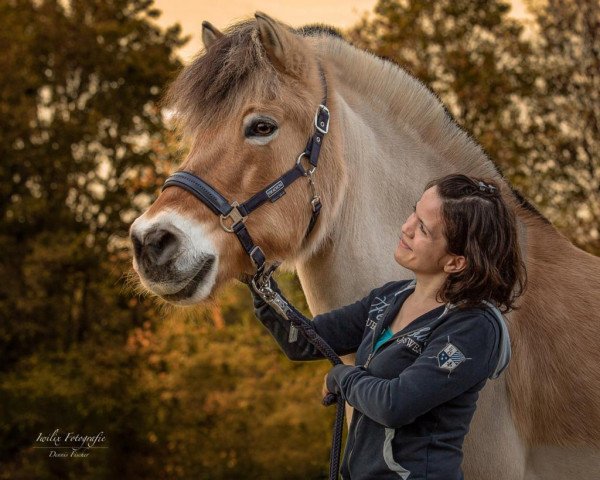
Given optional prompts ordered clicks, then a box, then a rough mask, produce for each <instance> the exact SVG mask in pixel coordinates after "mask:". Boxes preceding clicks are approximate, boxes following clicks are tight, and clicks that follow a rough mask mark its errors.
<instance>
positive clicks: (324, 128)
mask: <svg viewBox="0 0 600 480" xmlns="http://www.w3.org/2000/svg"><path fill="white" fill-rule="evenodd" d="M322 111H324V112H326V113H327V123H325V122H319V114H320V113H321V112H322ZM319 123H320V124H321V125H319ZM315 128H316V129H317V130H318V131H319V132H321V133H322V134H323V135H325V134H326V133H327V132H328V131H329V109H328V108H327V107H326V106H325V105H322V104H321V105H319V108H317V113H316V114H315Z"/></svg>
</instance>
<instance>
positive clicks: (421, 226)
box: [419, 223, 427, 235]
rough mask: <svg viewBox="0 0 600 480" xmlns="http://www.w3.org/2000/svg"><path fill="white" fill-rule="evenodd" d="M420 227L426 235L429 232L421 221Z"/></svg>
mask: <svg viewBox="0 0 600 480" xmlns="http://www.w3.org/2000/svg"><path fill="white" fill-rule="evenodd" d="M419 228H420V229H421V231H422V232H423V233H424V234H425V235H427V232H426V231H425V227H423V224H422V223H420V224H419Z"/></svg>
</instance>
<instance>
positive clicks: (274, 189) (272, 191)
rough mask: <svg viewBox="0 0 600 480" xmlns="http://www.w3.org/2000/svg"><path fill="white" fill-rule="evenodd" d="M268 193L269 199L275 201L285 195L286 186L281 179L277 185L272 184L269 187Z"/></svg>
mask: <svg viewBox="0 0 600 480" xmlns="http://www.w3.org/2000/svg"><path fill="white" fill-rule="evenodd" d="M266 194H267V197H269V200H271V202H274V201H275V200H277V199H278V198H280V197H281V196H282V195H285V188H284V185H283V182H282V181H281V180H279V181H278V182H277V183H276V184H275V185H272V186H270V187H269V188H267V190H266Z"/></svg>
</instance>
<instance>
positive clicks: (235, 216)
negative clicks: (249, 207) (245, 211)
mask: <svg viewBox="0 0 600 480" xmlns="http://www.w3.org/2000/svg"><path fill="white" fill-rule="evenodd" d="M231 206H232V207H233V208H232V209H231V211H230V212H229V213H228V214H227V215H221V218H220V219H221V227H223V230H225V231H226V232H229V233H231V232H233V227H234V226H235V225H237V224H238V223H239V222H242V223H245V222H246V219H247V218H248V217H247V216H246V217H244V216H243V215H242V214H241V213H240V211H239V210H238V209H237V207H239V206H240V204H239V203H237V202H233V203H232V204H231ZM228 218H229V219H230V220H231V226H229V227H228V226H227V225H225V223H224V222H225V220H227V219H228Z"/></svg>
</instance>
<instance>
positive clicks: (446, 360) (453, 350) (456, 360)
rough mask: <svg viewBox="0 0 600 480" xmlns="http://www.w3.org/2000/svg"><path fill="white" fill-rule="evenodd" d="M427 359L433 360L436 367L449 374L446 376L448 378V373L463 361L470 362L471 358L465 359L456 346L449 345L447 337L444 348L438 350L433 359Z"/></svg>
mask: <svg viewBox="0 0 600 480" xmlns="http://www.w3.org/2000/svg"><path fill="white" fill-rule="evenodd" d="M429 358H435V359H436V360H437V363H438V367H440V368H441V369H442V370H446V371H447V372H449V373H448V376H450V373H452V372H453V371H454V369H455V368H456V367H458V366H459V365H460V364H461V363H463V362H464V361H465V360H472V359H471V357H466V356H465V355H464V354H463V352H461V351H460V350H459V348H458V347H457V346H456V345H454V344H452V343H450V336H448V343H446V346H445V347H444V348H443V349H442V350H440V352H439V353H438V354H437V355H436V356H435V357H429Z"/></svg>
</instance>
